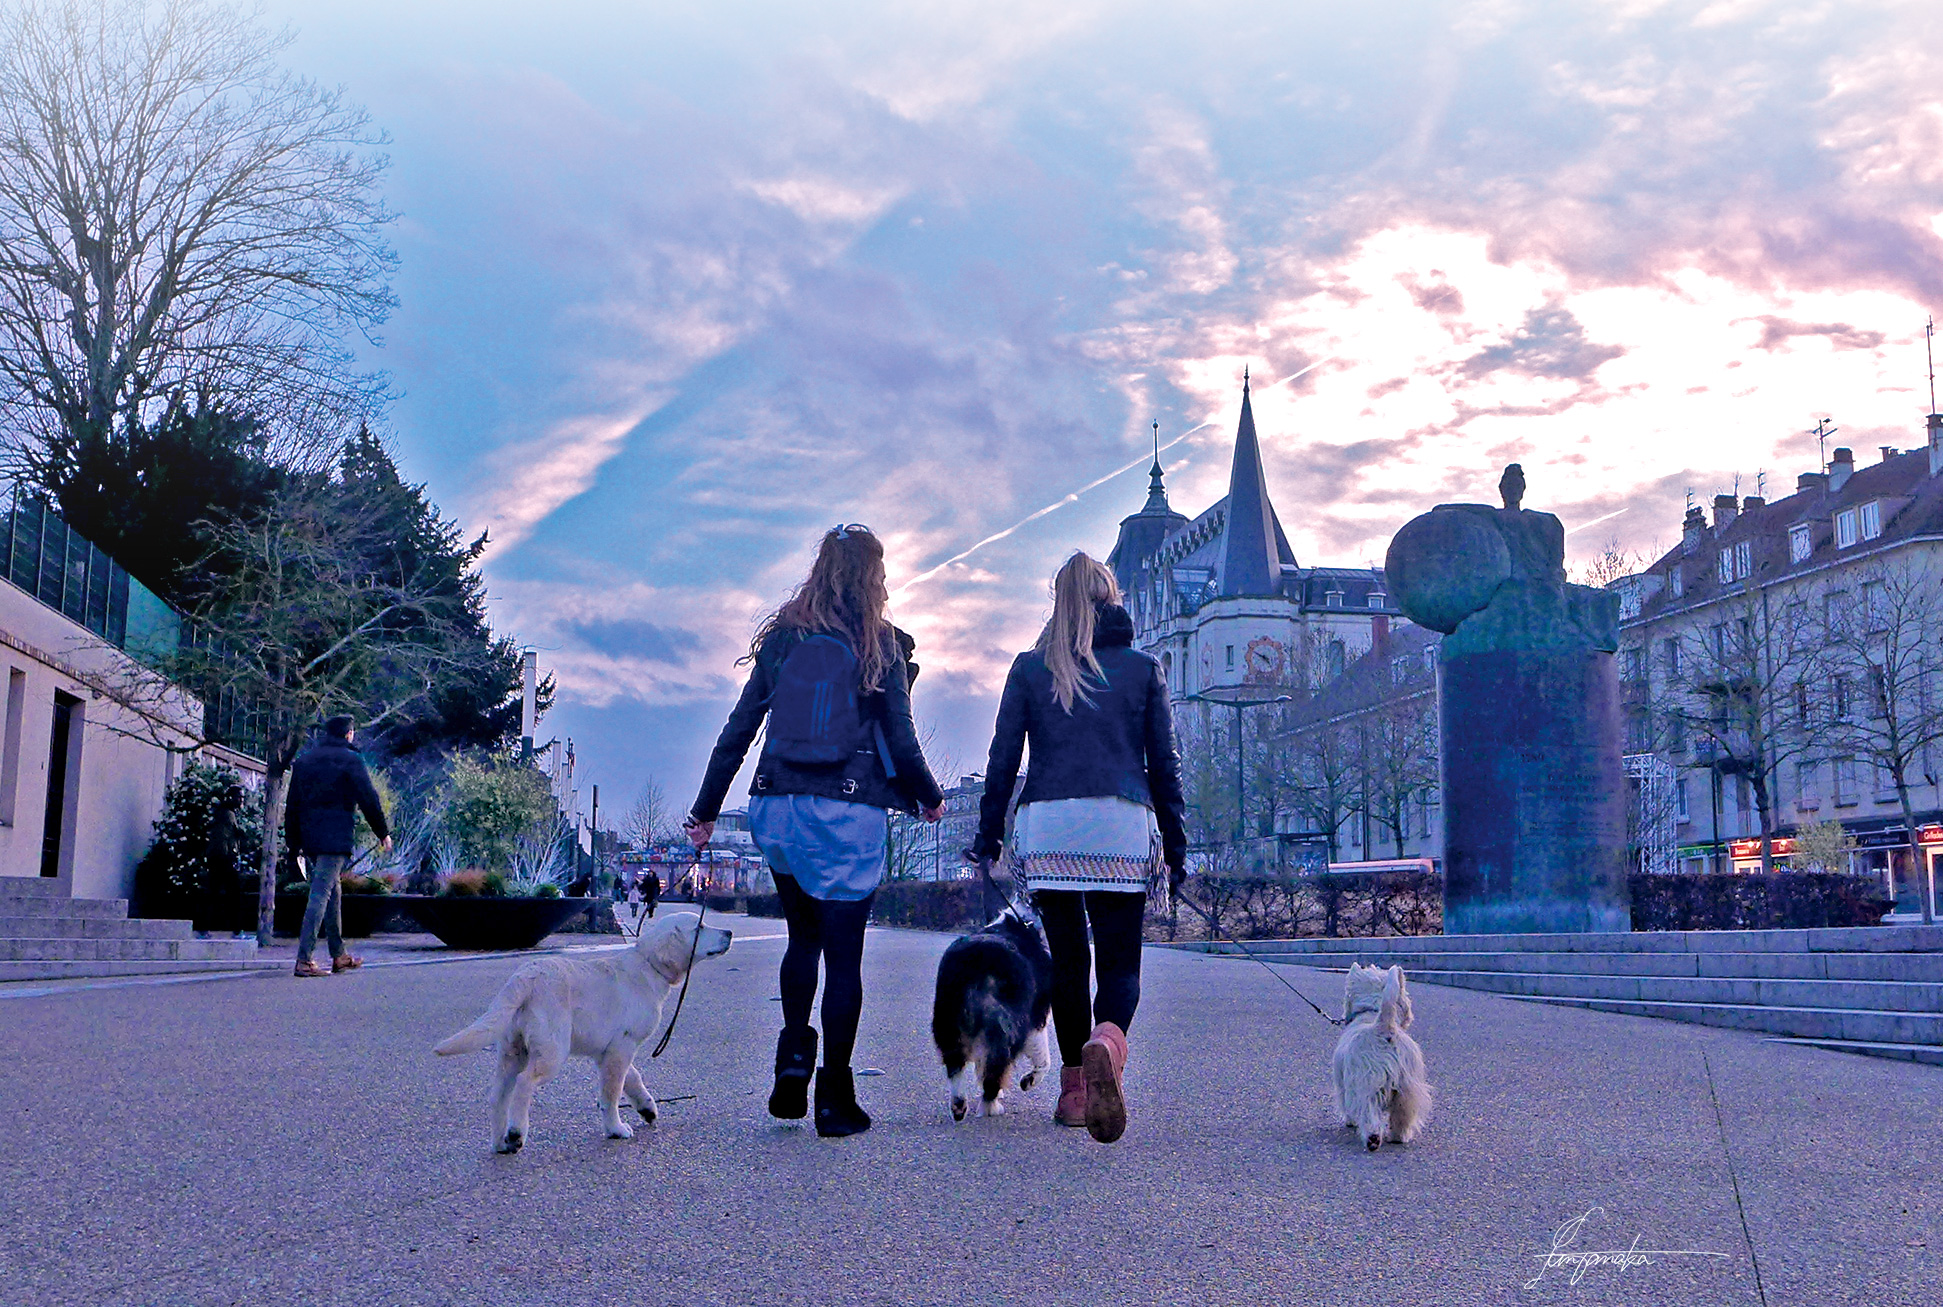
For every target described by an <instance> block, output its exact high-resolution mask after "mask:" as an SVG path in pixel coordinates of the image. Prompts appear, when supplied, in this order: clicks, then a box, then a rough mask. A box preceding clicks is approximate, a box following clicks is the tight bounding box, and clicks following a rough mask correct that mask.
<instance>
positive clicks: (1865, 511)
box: [1855, 499, 1882, 540]
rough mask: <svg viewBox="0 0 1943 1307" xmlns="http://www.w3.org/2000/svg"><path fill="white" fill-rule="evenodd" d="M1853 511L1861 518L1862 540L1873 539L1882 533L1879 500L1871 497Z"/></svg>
mask: <svg viewBox="0 0 1943 1307" xmlns="http://www.w3.org/2000/svg"><path fill="white" fill-rule="evenodd" d="M1855 511H1856V515H1857V516H1858V517H1860V518H1861V526H1862V538H1863V539H1864V540H1873V539H1875V538H1876V537H1877V536H1879V535H1881V534H1882V504H1881V502H1880V501H1879V500H1874V499H1871V500H1870V501H1869V502H1868V503H1866V504H1864V505H1862V507H1860V508H1858V509H1856V510H1855Z"/></svg>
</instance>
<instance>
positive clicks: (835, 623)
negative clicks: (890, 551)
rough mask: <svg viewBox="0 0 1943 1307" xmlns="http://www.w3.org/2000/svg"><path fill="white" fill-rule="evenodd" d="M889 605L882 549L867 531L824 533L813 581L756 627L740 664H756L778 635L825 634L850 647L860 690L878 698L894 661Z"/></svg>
mask: <svg viewBox="0 0 1943 1307" xmlns="http://www.w3.org/2000/svg"><path fill="white" fill-rule="evenodd" d="M890 602H891V592H890V587H889V586H888V585H887V584H886V583H885V581H884V546H883V543H882V542H881V541H879V540H878V539H877V537H876V536H874V535H872V534H871V531H870V528H869V527H867V526H859V525H857V524H856V523H851V524H850V525H848V526H833V527H831V528H830V529H829V530H828V531H825V532H824V533H823V543H822V544H821V545H820V546H818V548H817V551H816V561H815V562H814V563H812V564H810V574H809V576H808V577H806V578H804V581H803V584H801V585H799V586H797V587H796V592H795V593H794V594H792V595H790V597H789V598H788V599H787V600H785V601H784V603H783V605H782V607H780V608H778V609H777V610H776V611H775V612H773V613H771V614H769V616H767V617H765V618H764V619H763V620H762V622H761V624H760V625H758V626H757V627H756V635H755V639H753V640H751V641H750V642H749V652H748V653H747V654H745V655H743V657H742V658H741V660H740V661H742V662H750V661H753V660H754V658H755V656H756V653H757V651H759V650H760V649H761V648H762V644H763V641H765V640H767V639H768V638H769V637H770V636H772V635H774V634H775V633H776V632H778V631H824V632H828V633H829V634H831V635H840V636H842V637H843V638H844V639H846V640H848V641H849V642H850V648H851V651H852V652H853V653H855V654H856V655H857V666H858V671H859V673H860V675H859V676H858V686H857V688H858V689H860V690H862V691H863V692H864V693H865V694H875V693H876V692H877V691H879V690H881V689H883V688H884V673H885V672H887V671H889V670H890V666H891V662H892V660H893V653H892V647H891V639H890V633H891V624H890V619H889V617H888V616H886V610H888V609H889V607H890Z"/></svg>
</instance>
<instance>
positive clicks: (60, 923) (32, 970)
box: [0, 876, 267, 981]
mask: <svg viewBox="0 0 1943 1307" xmlns="http://www.w3.org/2000/svg"><path fill="white" fill-rule="evenodd" d="M60 888H61V887H60V885H59V883H58V882H56V881H52V880H42V879H40V878H38V877H32V878H30V877H25V876H0V981H7V980H69V979H74V978H77V977H90V976H145V975H160V974H167V973H172V972H185V971H241V970H248V969H253V968H256V967H261V966H264V965H267V964H266V963H264V962H261V961H259V960H258V959H257V956H256V941H255V940H253V939H197V938H196V937H195V933H194V932H193V931H192V930H191V929H190V926H189V923H188V922H186V921H139V920H131V919H130V917H129V915H128V900H126V899H71V898H67V897H66V896H64V895H63V894H61V893H60Z"/></svg>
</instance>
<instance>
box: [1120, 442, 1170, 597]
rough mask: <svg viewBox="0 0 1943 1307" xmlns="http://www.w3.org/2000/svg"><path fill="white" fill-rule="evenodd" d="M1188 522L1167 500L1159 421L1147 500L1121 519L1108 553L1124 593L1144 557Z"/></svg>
mask: <svg viewBox="0 0 1943 1307" xmlns="http://www.w3.org/2000/svg"><path fill="white" fill-rule="evenodd" d="M1186 525H1187V518H1186V517H1185V516H1183V515H1182V514H1180V513H1176V512H1175V511H1174V510H1173V509H1172V508H1170V507H1168V504H1167V487H1166V485H1165V484H1164V483H1163V482H1162V480H1161V471H1160V423H1158V422H1156V423H1154V464H1153V466H1152V467H1150V468H1148V469H1147V502H1146V504H1145V505H1143V506H1142V507H1141V509H1140V511H1139V512H1138V513H1135V514H1133V515H1132V516H1130V517H1125V518H1122V519H1121V521H1120V538H1119V539H1118V540H1116V541H1115V542H1114V544H1113V552H1112V553H1111V554H1108V555H1107V560H1106V562H1107V566H1108V567H1110V568H1112V569H1113V575H1114V578H1115V579H1116V580H1118V581H1119V583H1120V591H1121V593H1122V594H1131V593H1132V591H1133V588H1134V584H1135V581H1136V574H1137V572H1138V571H1139V568H1140V566H1141V562H1142V560H1143V559H1146V558H1148V557H1150V556H1151V555H1152V554H1153V553H1154V552H1155V551H1156V550H1158V549H1159V548H1160V547H1161V545H1162V544H1163V543H1165V542H1166V540H1167V537H1168V535H1169V534H1171V533H1172V532H1174V531H1176V530H1178V529H1179V528H1181V527H1183V526H1186Z"/></svg>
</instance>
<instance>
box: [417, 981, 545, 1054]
mask: <svg viewBox="0 0 1943 1307" xmlns="http://www.w3.org/2000/svg"><path fill="white" fill-rule="evenodd" d="M530 988H531V985H530V982H528V981H527V979H526V978H525V977H524V976H515V977H513V979H511V980H509V981H507V982H506V987H505V988H504V989H502V990H500V991H499V993H498V994H497V995H496V996H495V997H494V998H493V1001H492V1006H490V1007H488V1008H487V1009H486V1010H485V1012H484V1013H483V1014H482V1015H481V1016H480V1018H479V1019H478V1020H477V1021H475V1022H473V1023H472V1024H471V1025H469V1026H467V1027H466V1028H465V1029H464V1030H461V1031H460V1032H459V1033H458V1034H456V1035H452V1036H451V1037H449V1038H447V1039H445V1040H444V1041H443V1042H441V1043H439V1044H436V1045H434V1046H433V1048H432V1051H433V1052H434V1053H437V1054H438V1055H439V1056H440V1057H451V1056H453V1055H454V1054H455V1053H476V1052H478V1051H479V1050H480V1049H482V1048H484V1047H485V1046H486V1045H488V1044H490V1043H493V1042H494V1041H495V1040H498V1039H501V1038H503V1037H504V1036H505V1034H506V1032H507V1030H509V1029H510V1028H511V1027H512V1024H513V1017H514V1016H515V1015H516V1014H517V1013H518V1012H519V1009H520V1005H521V1004H522V1003H524V1002H526V996H527V992H528V990H529V989H530Z"/></svg>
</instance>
